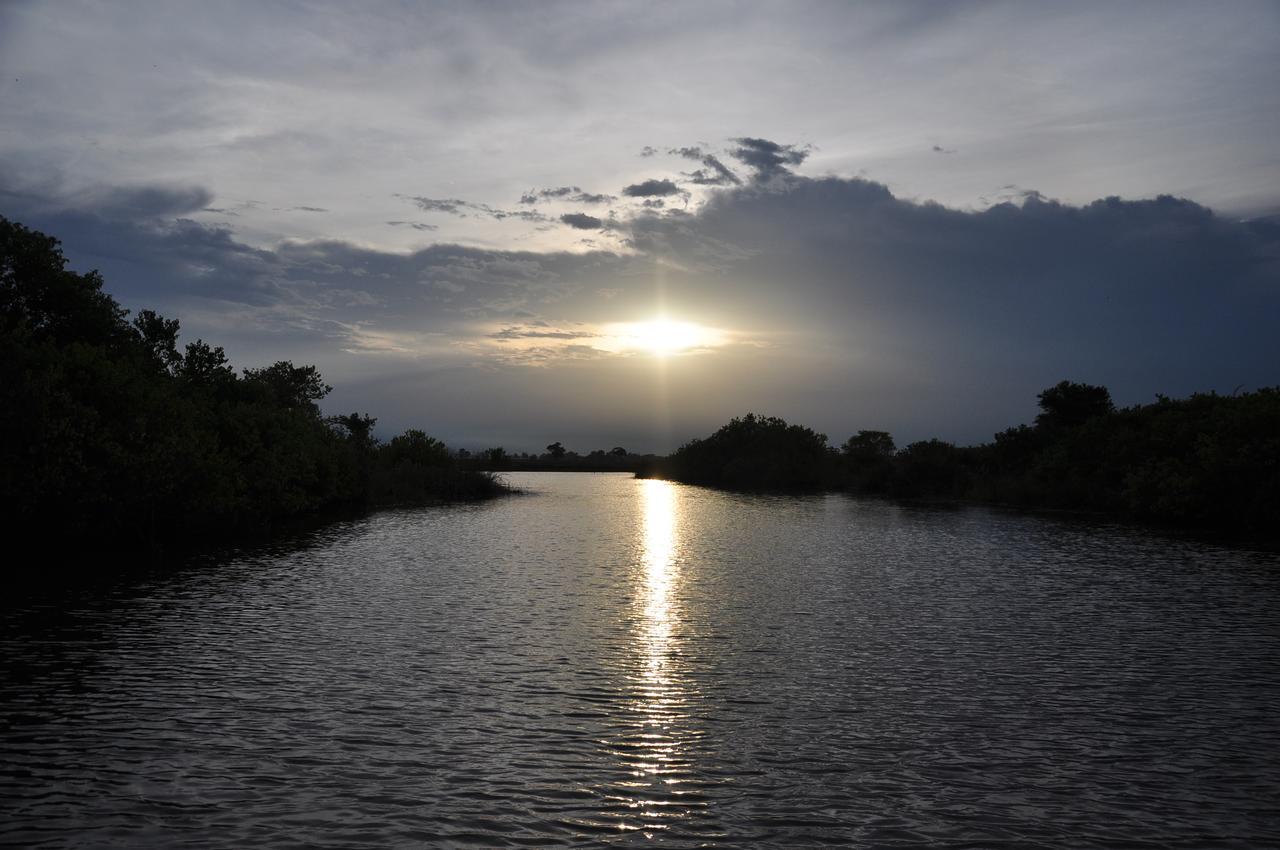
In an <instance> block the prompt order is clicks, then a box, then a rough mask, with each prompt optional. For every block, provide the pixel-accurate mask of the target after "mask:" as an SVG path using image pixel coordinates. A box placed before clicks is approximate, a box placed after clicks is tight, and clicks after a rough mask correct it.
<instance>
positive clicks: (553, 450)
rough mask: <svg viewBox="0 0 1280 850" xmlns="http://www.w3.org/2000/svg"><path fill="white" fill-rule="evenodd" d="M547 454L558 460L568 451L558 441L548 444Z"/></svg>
mask: <svg viewBox="0 0 1280 850" xmlns="http://www.w3.org/2000/svg"><path fill="white" fill-rule="evenodd" d="M547 454H549V455H551V456H552V457H553V458H555V459H556V460H559V459H560V458H562V457H564V456H565V454H566V452H565V448H564V446H562V445H560V443H559V442H558V441H557V442H554V443H552V444H551V445H549V446H547Z"/></svg>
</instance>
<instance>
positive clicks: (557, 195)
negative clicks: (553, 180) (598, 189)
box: [520, 186, 582, 204]
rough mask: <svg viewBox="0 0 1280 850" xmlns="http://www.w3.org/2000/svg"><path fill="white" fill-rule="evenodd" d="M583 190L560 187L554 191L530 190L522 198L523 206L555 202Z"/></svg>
mask: <svg viewBox="0 0 1280 850" xmlns="http://www.w3.org/2000/svg"><path fill="white" fill-rule="evenodd" d="M581 191H582V189H580V188H578V187H577V186H558V187H556V188H554V189H530V190H529V191H528V192H525V193H524V194H523V195H521V196H520V203H522V204H536V203H537V202H538V201H555V200H561V199H564V198H567V197H569V196H570V195H572V194H574V193H575V192H581Z"/></svg>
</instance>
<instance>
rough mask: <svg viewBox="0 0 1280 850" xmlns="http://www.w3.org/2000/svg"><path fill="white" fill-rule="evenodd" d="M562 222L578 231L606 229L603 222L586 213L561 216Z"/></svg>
mask: <svg viewBox="0 0 1280 850" xmlns="http://www.w3.org/2000/svg"><path fill="white" fill-rule="evenodd" d="M560 220H561V221H562V222H564V223H565V224H567V225H569V226H570V227H572V228H575V229H577V230H599V229H600V228H602V227H604V222H603V221H602V220H600V219H598V218H596V217H595V216H593V215H587V214H586V213H566V214H565V215H562V216H560Z"/></svg>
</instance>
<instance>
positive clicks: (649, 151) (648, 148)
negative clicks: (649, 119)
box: [640, 145, 658, 157]
mask: <svg viewBox="0 0 1280 850" xmlns="http://www.w3.org/2000/svg"><path fill="white" fill-rule="evenodd" d="M657 152H658V149H657V148H655V147H653V146H652V145H645V146H644V147H642V148H641V149H640V155H641V156H644V157H649V156H653V155H654V154H656V153H657Z"/></svg>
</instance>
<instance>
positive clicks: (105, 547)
mask: <svg viewBox="0 0 1280 850" xmlns="http://www.w3.org/2000/svg"><path fill="white" fill-rule="evenodd" d="M66 263H67V261H66V258H65V257H64V256H63V254H62V251H61V248H60V247H59V242H58V240H56V239H54V238H52V237H49V236H46V235H44V234H42V233H39V232H36V231H33V230H30V229H28V228H26V227H24V226H22V225H20V224H17V223H15V222H11V221H9V220H8V219H6V218H4V217H0V408H3V410H4V411H5V416H4V417H3V420H2V421H3V426H2V427H3V431H2V439H0V499H2V500H3V505H4V510H3V515H4V526H5V531H6V533H7V535H8V537H9V544H10V546H11V547H12V546H13V545H15V544H24V543H27V544H34V545H35V547H36V548H35V549H34V551H45V552H53V553H68V552H90V551H91V552H92V553H93V554H94V555H95V556H99V557H105V556H109V555H111V554H117V553H119V554H128V553H136V552H151V553H153V554H156V555H161V554H163V553H165V552H172V551H185V550H189V549H191V548H193V547H198V546H203V545H208V544H217V543H223V542H228V541H231V540H235V539H241V538H253V537H260V536H262V535H263V534H264V533H265V534H269V533H271V531H272V530H273V529H275V528H285V527H289V526H290V525H292V524H294V523H296V522H297V521H299V520H305V519H307V518H309V517H316V516H320V515H324V514H333V513H341V512H346V513H348V514H349V513H351V512H353V511H360V510H367V509H370V508H375V507H380V506H390V505H405V504H429V503H433V502H442V501H460V500H475V499H485V498H491V497H494V496H498V495H502V494H504V493H509V492H511V490H510V488H508V487H507V486H506V485H505V484H504V483H503V482H502V481H501V480H500V479H499V478H498V477H497V476H495V475H494V474H492V473H491V472H486V471H483V470H480V469H476V468H474V467H472V466H471V465H468V464H464V463H460V462H459V459H458V458H457V457H456V456H455V454H454V453H453V452H450V451H449V449H448V448H447V447H446V446H445V444H444V443H442V442H440V441H439V440H437V439H435V438H433V437H430V436H428V435H427V434H425V433H424V432H422V431H419V430H409V431H406V432H405V433H403V434H400V435H398V436H396V437H393V438H392V439H391V440H389V441H387V442H385V443H383V442H380V441H379V440H377V439H376V438H375V437H374V436H373V427H374V424H375V422H376V420H375V419H374V418H373V417H371V416H368V415H366V414H362V413H351V414H346V415H339V416H324V415H322V414H321V412H320V408H319V405H318V402H319V401H320V399H322V398H324V397H325V395H327V394H328V393H329V391H330V389H331V388H330V387H329V386H328V385H327V384H325V383H324V381H323V379H322V378H321V376H320V373H319V372H318V371H317V370H316V369H315V367H314V366H295V365H293V364H292V363H291V362H289V361H279V362H277V363H273V364H271V365H270V366H266V367H262V368H251V369H244V370H243V371H242V372H241V373H240V374H237V373H236V372H235V371H234V370H233V369H232V368H231V366H230V365H228V360H227V357H226V355H225V353H224V352H223V350H222V348H221V347H218V346H213V345H210V344H208V343H206V342H204V341H203V340H196V341H195V342H191V343H188V344H187V345H186V346H185V348H184V349H183V350H179V348H178V333H179V325H178V322H177V321H176V320H172V319H165V318H163V317H162V316H159V315H157V314H156V313H154V312H152V311H150V310H143V311H141V312H139V313H138V315H137V316H136V317H134V318H133V319H132V321H130V320H129V318H128V312H127V311H126V310H124V309H122V308H121V307H120V306H119V304H117V303H116V301H115V300H114V299H113V298H112V297H111V296H110V295H108V294H107V293H105V292H104V291H103V290H102V284H103V282H102V278H101V276H100V275H99V274H98V273H97V272H89V273H87V274H78V273H75V272H71V271H68V270H67V269H66Z"/></svg>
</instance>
